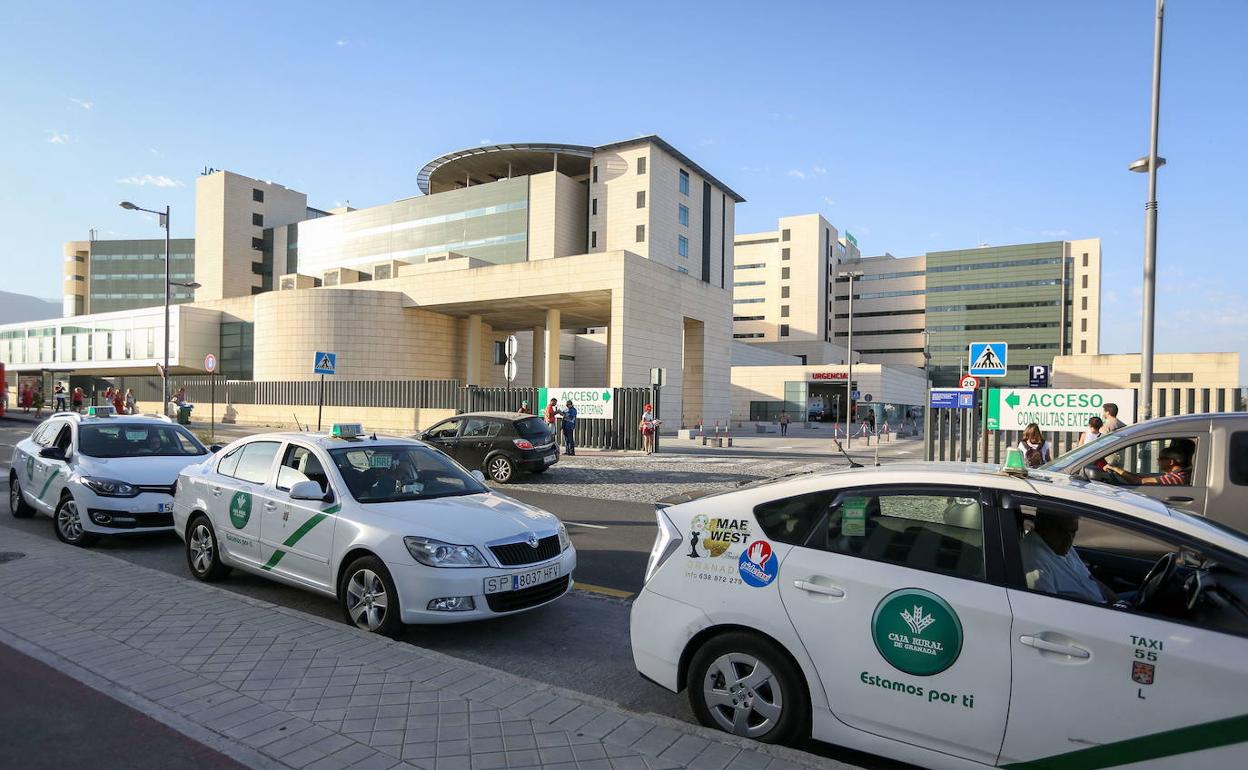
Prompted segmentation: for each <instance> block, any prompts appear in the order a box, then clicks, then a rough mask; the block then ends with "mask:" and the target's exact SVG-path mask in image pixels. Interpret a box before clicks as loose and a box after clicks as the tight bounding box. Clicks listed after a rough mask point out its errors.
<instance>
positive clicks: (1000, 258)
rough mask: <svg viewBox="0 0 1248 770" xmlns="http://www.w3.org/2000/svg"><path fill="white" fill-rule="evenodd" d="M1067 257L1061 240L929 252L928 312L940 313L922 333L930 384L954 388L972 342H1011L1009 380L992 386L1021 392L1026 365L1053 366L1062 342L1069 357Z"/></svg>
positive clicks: (1069, 292) (1006, 378) (1004, 379)
mask: <svg viewBox="0 0 1248 770" xmlns="http://www.w3.org/2000/svg"><path fill="white" fill-rule="evenodd" d="M1064 251H1065V246H1064V244H1063V243H1062V242H1060V241H1058V242H1053V243H1033V244H1023V245H1017V246H1000V247H995V248H980V249H962V250H958V251H939V252H930V253H928V255H927V297H928V302H929V306H928V312H932V313H935V312H939V313H940V316H939V320H937V321H936V322H935V323H932V324H930V325H928V327H927V331H928V332H929V333H930V336H929V348H928V350H929V352H930V353H931V356H932V359H931V370H930V371H931V378H932V385H933V386H936V387H952V386H955V385H956V384H957V380H958V377H959V374H960V370H959V361H960V360H961V362H962V365H965V363H966V362H965V358H966V355H967V346H968V345H969V344H970V343H971V342H1008V343H1009V345H1010V358H1009V370H1008V375H1007V376H1006V377H1004V378H994V379H993V384H994V385H1013V386H1024V387H1025V386H1026V385H1027V367H1028V365H1030V364H1052V363H1053V357H1054V356H1056V355H1059V353H1060V352H1062V351H1060V350H1059V348H1060V347H1061V346H1062V344H1063V341H1064V343H1065V348H1066V349H1065V352H1070V338H1071V334H1070V331H1071V330H1070V328H1069V324H1070V309H1071V296H1070V294H1071V285H1070V272H1071V268H1070V265H1069V260H1068V259H1064V258H1063V253H1064ZM968 271H973V272H972V273H970V274H971V275H974V280H973V281H968V280H967V278H968V277H969V276H968ZM936 298H939V299H936ZM1063 306H1064V308H1063ZM1063 310H1064V311H1065V312H1063ZM1064 325H1065V330H1063V326H1064ZM1063 331H1064V332H1065V333H1063ZM864 352H865V351H864Z"/></svg>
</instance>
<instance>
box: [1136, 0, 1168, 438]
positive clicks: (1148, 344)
mask: <svg viewBox="0 0 1248 770" xmlns="http://www.w3.org/2000/svg"><path fill="white" fill-rule="evenodd" d="M1165 15H1166V0H1157V18H1156V22H1155V27H1154V31H1153V113H1152V121H1151V126H1150V131H1149V139H1148V156H1147V157H1144V158H1140V159H1139V160H1137V161H1135V162H1134V163H1132V164H1131V165H1130V166H1128V168H1129V169H1130V170H1132V171H1136V172H1140V173H1147V174H1148V203H1146V204H1144V308H1143V312H1142V313H1141V317H1140V336H1141V340H1140V390H1141V391H1142V392H1141V393H1140V398H1141V404H1140V412H1141V414H1142V415H1143V419H1145V420H1148V419H1151V418H1152V416H1153V323H1154V322H1153V310H1154V306H1155V304H1156V300H1157V169H1159V168H1161V167H1162V166H1164V165H1165V163H1166V159H1165V158H1162V157H1159V156H1158V155H1157V128H1158V123H1159V122H1160V115H1161V33H1162V27H1163V25H1164V22H1165Z"/></svg>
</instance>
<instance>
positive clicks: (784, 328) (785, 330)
mask: <svg viewBox="0 0 1248 770" xmlns="http://www.w3.org/2000/svg"><path fill="white" fill-rule="evenodd" d="M780 336H781V337H787V336H789V325H788V324H780Z"/></svg>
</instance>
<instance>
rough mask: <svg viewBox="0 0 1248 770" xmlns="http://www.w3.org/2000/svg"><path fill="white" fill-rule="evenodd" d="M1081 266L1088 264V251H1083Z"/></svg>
mask: <svg viewBox="0 0 1248 770" xmlns="http://www.w3.org/2000/svg"><path fill="white" fill-rule="evenodd" d="M1083 266H1084V267H1087V266H1088V252H1086V251H1085V252H1083Z"/></svg>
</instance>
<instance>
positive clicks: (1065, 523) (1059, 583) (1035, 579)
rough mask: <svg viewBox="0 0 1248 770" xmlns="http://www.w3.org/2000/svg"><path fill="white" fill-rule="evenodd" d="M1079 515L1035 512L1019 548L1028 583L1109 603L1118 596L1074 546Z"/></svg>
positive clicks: (1048, 591)
mask: <svg viewBox="0 0 1248 770" xmlns="http://www.w3.org/2000/svg"><path fill="white" fill-rule="evenodd" d="M1078 531H1079V517H1077V516H1058V515H1056V514H1052V513H1043V512H1041V513H1037V514H1036V521H1035V526H1034V527H1032V530H1031V531H1030V532H1028V533H1027V534H1025V535H1023V539H1022V543H1021V548H1022V555H1023V571H1024V573H1025V577H1026V579H1027V587H1028V588H1030V589H1031V590H1033V591H1043V592H1044V593H1048V594H1054V595H1058V596H1069V597H1073V598H1076V599H1086V600H1088V601H1092V602H1101V603H1108V602H1113V601H1116V600H1117V596H1115V595H1114V592H1113V591H1111V590H1110V589H1109V587H1108V586H1106V585H1104V584H1103V583H1101V582H1100V581H1098V580H1097V579H1096V578H1094V577H1092V573H1091V572H1089V571H1088V567H1087V565H1085V564H1084V563H1083V560H1082V559H1080V558H1079V552H1078V551H1076V550H1075V545H1074V543H1075V534H1076V533H1077V532H1078Z"/></svg>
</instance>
